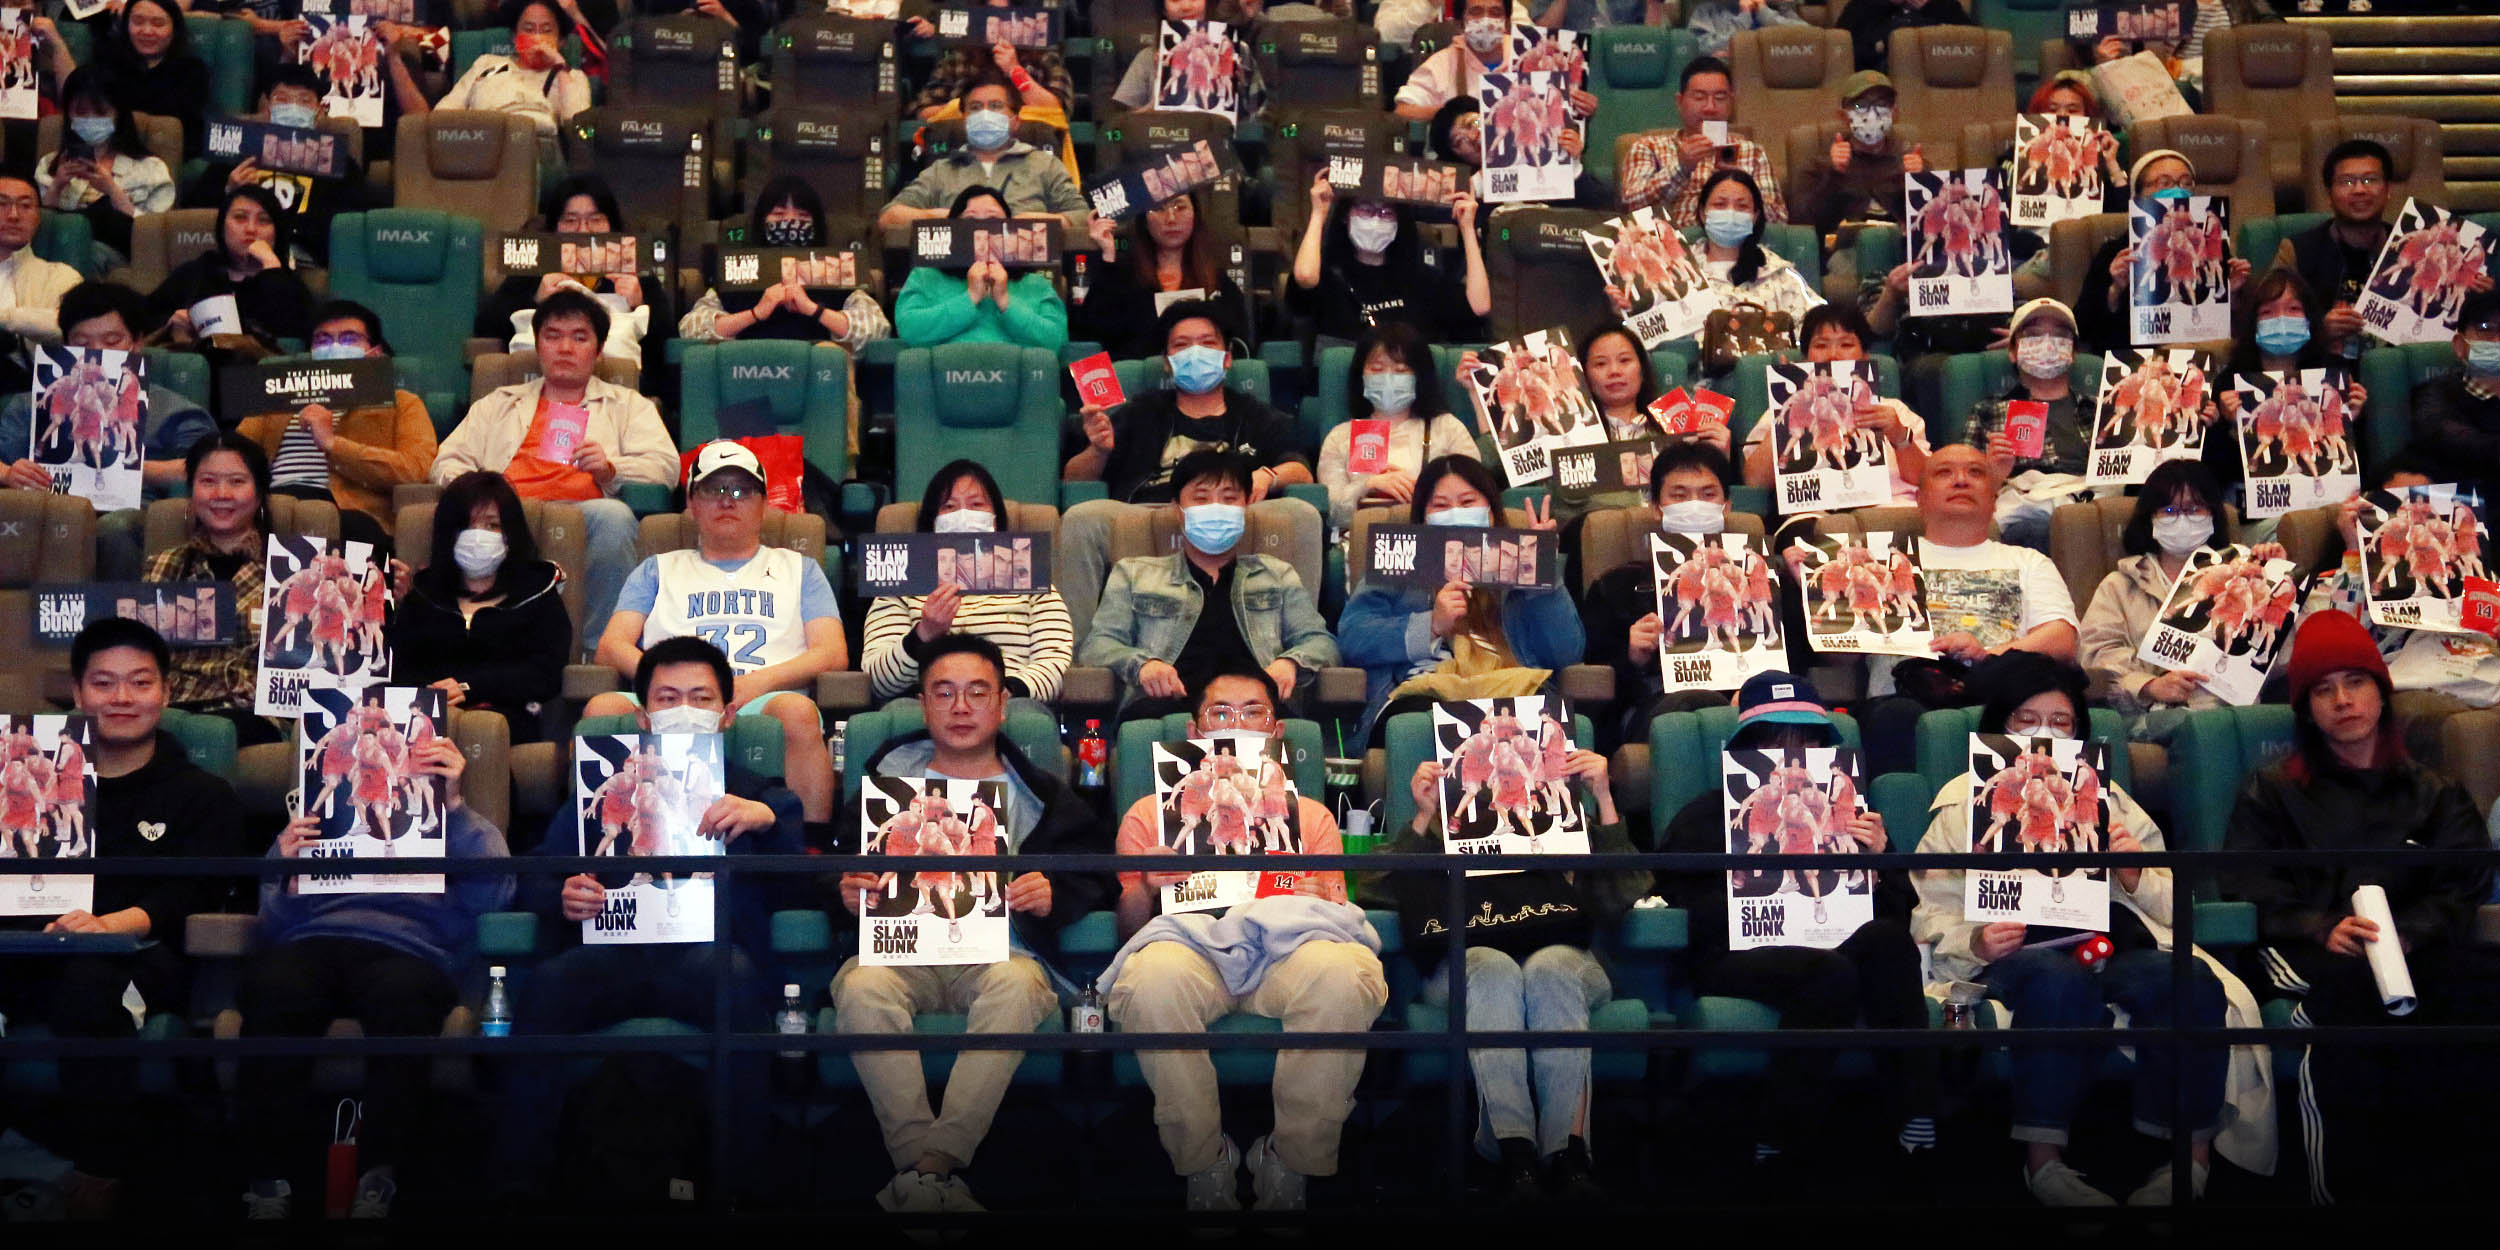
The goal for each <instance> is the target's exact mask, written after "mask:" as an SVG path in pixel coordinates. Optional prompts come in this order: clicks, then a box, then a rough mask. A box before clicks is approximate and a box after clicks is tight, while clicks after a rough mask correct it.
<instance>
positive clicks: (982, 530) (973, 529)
mask: <svg viewBox="0 0 2500 1250" xmlns="http://www.w3.org/2000/svg"><path fill="white" fill-rule="evenodd" d="M933 528H934V529H935V530H936V531H937V532H938V533H940V534H987V533H990V532H992V531H994V530H996V529H997V528H998V518H997V517H994V516H992V515H990V514H989V513H988V512H987V511H985V510H983V509H980V508H957V509H955V510H954V511H953V512H941V513H939V514H937V521H936V522H935V524H934V526H933Z"/></svg>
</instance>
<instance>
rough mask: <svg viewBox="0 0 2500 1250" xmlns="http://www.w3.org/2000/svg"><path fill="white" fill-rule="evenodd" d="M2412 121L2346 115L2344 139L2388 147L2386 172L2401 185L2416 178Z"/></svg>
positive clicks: (2410, 119)
mask: <svg viewBox="0 0 2500 1250" xmlns="http://www.w3.org/2000/svg"><path fill="white" fill-rule="evenodd" d="M2412 120H2413V119H2412V118H2409V117H2350V116H2347V117H2345V118H2344V119H2343V123H2344V127H2343V129H2344V135H2343V137H2344V138H2347V139H2368V140H2370V141H2371V142H2373V143H2376V144H2378V145H2379V146H2380V147H2383V148H2386V149H2387V156H2388V159H2389V160H2390V161H2391V162H2392V163H2393V164H2394V165H2395V168H2393V169H2390V170H2388V171H2387V173H2388V176H2389V177H2390V178H2393V179H2394V180H2396V181H2398V182H2403V181H2405V180H2407V179H2409V178H2411V177H2413V156H2414V149H2413V143H2414V135H2415V133H2416V132H2415V130H2414V128H2413V126H2412V125H2411V122H2412ZM2197 168H2199V169H2202V168H2204V166H2202V165H2199V166H2197Z"/></svg>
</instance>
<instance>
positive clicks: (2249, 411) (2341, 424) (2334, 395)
mask: <svg viewBox="0 0 2500 1250" xmlns="http://www.w3.org/2000/svg"><path fill="white" fill-rule="evenodd" d="M2235 383H2236V389H2237V392H2238V395H2239V401H2238V402H2239V440H2240V459H2241V463H2242V464H2244V465H2245V466H2246V467H2247V492H2248V493H2247V500H2246V502H2245V504H2244V505H2243V507H2242V512H2243V514H2244V515H2247V516H2251V517H2270V516H2281V515H2283V514H2284V513H2286V512H2299V511H2301V510H2303V509H2307V508H2319V507H2324V506H2326V505H2328V504H2332V503H2340V502H2342V501H2343V500H2344V499H2346V498H2348V497H2349V496H2351V495H2352V493H2353V492H2354V491H2357V490H2360V489H2361V456H2360V453H2359V452H2358V451H2356V450H2355V449H2354V448H2353V443H2352V435H2351V430H2352V427H2353V425H2354V422H2353V419H2352V415H2351V412H2350V410H2349V409H2348V408H2347V406H2346V399H2345V395H2344V381H2343V376H2342V374H2341V373H2340V372H2338V371H2336V370H2331V369H2303V370H2301V371H2300V372H2299V373H2298V374H2297V375H2294V374H2290V373H2261V374H2258V375H2257V376H2255V377H2250V376H2248V375H2246V374H2242V375H2241V376H2240V377H2238V378H2237V379H2235Z"/></svg>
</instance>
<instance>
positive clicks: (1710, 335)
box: [1701, 300, 1797, 376]
mask: <svg viewBox="0 0 2500 1250" xmlns="http://www.w3.org/2000/svg"><path fill="white" fill-rule="evenodd" d="M1796 338H1797V323H1796V319H1795V318H1793V317H1790V316H1789V315H1788V314H1787V313H1784V312H1772V311H1771V310H1770V309H1768V308H1764V307H1763V306H1762V305H1760V304H1756V303H1753V302H1752V301H1750V300H1745V301H1739V302H1737V303H1734V304H1730V305H1728V306H1727V307H1725V308H1716V309H1712V310H1711V312H1710V316H1709V318H1708V319H1706V320H1704V321H1703V322H1702V323H1701V367H1702V371H1703V372H1704V373H1713V374H1719V375H1722V376H1724V375H1726V374H1728V373H1731V372H1734V371H1735V369H1736V362H1737V361H1738V360H1739V359H1741V358H1743V357H1746V356H1751V355H1755V354H1757V353H1761V352H1776V351H1780V350H1782V349H1784V348H1789V347H1794V346H1796Z"/></svg>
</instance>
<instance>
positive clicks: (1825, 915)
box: [1720, 747, 1884, 951]
mask: <svg viewBox="0 0 2500 1250" xmlns="http://www.w3.org/2000/svg"><path fill="white" fill-rule="evenodd" d="M1720 767H1721V777H1720V780H1721V789H1720V795H1721V800H1722V804H1721V810H1722V811H1724V812H1725V813H1726V818H1727V849H1728V853H1730V854H1736V855H1761V854H1777V855H1833V856H1841V855H1855V854H1858V853H1860V852H1864V851H1880V850H1883V849H1884V847H1883V846H1882V845H1881V844H1880V843H1878V844H1876V845H1868V844H1867V843H1865V842H1863V841H1861V840H1860V839H1859V837H1858V832H1857V831H1858V829H1859V826H1858V824H1857V821H1858V819H1859V818H1860V817H1862V816H1864V815H1866V811H1867V807H1866V786H1865V784H1864V782H1865V779H1864V777H1862V776H1861V775H1860V772H1859V766H1858V753H1857V752H1856V751H1853V750H1850V749H1849V748H1847V747H1799V748H1795V749H1792V750H1784V751H1769V750H1734V751H1729V752H1727V753H1726V754H1725V755H1724V756H1723V757H1721V762H1720ZM1834 863H1835V866H1834V867H1831V868H1770V867H1763V868H1739V869H1735V870H1733V871H1731V872H1729V873H1728V874H1727V943H1728V949H1729V950H1732V951H1747V950H1753V949H1756V948H1758V947H1765V946H1812V947H1817V948H1820V949H1823V950H1830V949H1832V948H1833V947H1836V946H1838V945H1840V944H1841V943H1842V942H1844V941H1846V940H1848V937H1849V935H1850V934H1852V933H1855V932H1857V931H1858V927H1859V926H1861V925H1863V924H1865V923H1866V922H1867V921H1869V920H1872V919H1874V918H1875V873H1874V872H1873V870H1871V869H1865V868H1847V867H1840V866H1838V865H1839V864H1844V863H1846V861H1845V860H1835V861H1834Z"/></svg>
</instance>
